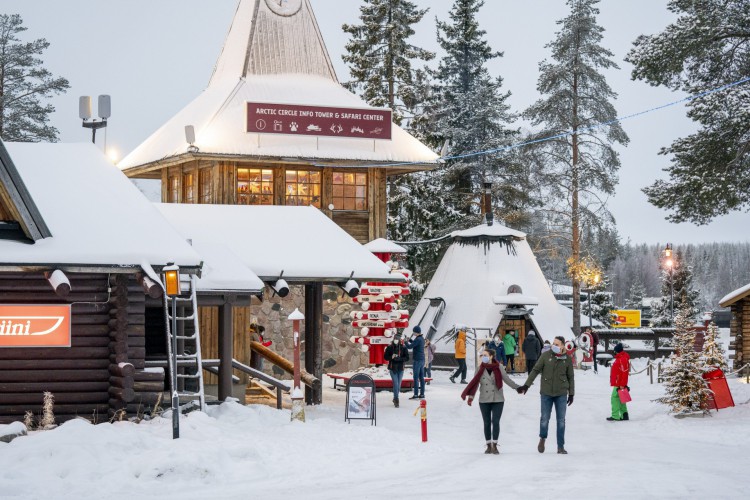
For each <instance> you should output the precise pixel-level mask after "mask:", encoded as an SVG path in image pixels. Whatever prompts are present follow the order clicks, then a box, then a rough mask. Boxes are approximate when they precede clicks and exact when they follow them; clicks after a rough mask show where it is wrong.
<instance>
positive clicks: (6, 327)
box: [0, 305, 70, 348]
mask: <svg viewBox="0 0 750 500" xmlns="http://www.w3.org/2000/svg"><path fill="white" fill-rule="evenodd" d="M2 347H70V305H49V306H41V305H12V306H11V305H3V306H0V348H2Z"/></svg>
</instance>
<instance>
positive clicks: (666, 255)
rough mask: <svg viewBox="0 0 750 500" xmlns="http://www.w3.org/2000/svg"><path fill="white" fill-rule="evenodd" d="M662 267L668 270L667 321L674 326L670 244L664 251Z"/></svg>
mask: <svg viewBox="0 0 750 500" xmlns="http://www.w3.org/2000/svg"><path fill="white" fill-rule="evenodd" d="M664 257H666V258H667V259H666V260H665V261H664V265H665V266H667V267H668V268H669V319H670V322H671V323H672V324H673V325H674V260H672V244H671V243H667V247H666V248H665V249H664Z"/></svg>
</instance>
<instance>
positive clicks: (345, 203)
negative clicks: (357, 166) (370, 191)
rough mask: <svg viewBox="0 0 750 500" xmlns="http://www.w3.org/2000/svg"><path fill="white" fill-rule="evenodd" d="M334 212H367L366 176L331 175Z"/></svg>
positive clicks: (357, 174)
mask: <svg viewBox="0 0 750 500" xmlns="http://www.w3.org/2000/svg"><path fill="white" fill-rule="evenodd" d="M333 206H334V210H367V174H359V173H355V172H334V173H333Z"/></svg>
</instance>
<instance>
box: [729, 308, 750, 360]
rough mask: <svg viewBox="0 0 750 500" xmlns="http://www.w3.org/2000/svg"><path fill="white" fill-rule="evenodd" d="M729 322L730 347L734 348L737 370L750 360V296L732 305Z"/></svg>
mask: <svg viewBox="0 0 750 500" xmlns="http://www.w3.org/2000/svg"><path fill="white" fill-rule="evenodd" d="M731 311H732V319H731V321H730V323H729V332H730V333H729V337H730V340H729V349H730V350H734V354H730V356H729V357H730V359H734V366H733V369H735V370H737V369H738V368H740V367H741V366H743V365H744V364H745V363H747V362H748V360H750V298H744V299H742V300H740V301H738V302H736V303H734V304H732V306H731Z"/></svg>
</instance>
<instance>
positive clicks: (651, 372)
mask: <svg viewBox="0 0 750 500" xmlns="http://www.w3.org/2000/svg"><path fill="white" fill-rule="evenodd" d="M648 377H649V379H651V385H654V365H652V364H651V363H649V364H648Z"/></svg>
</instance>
